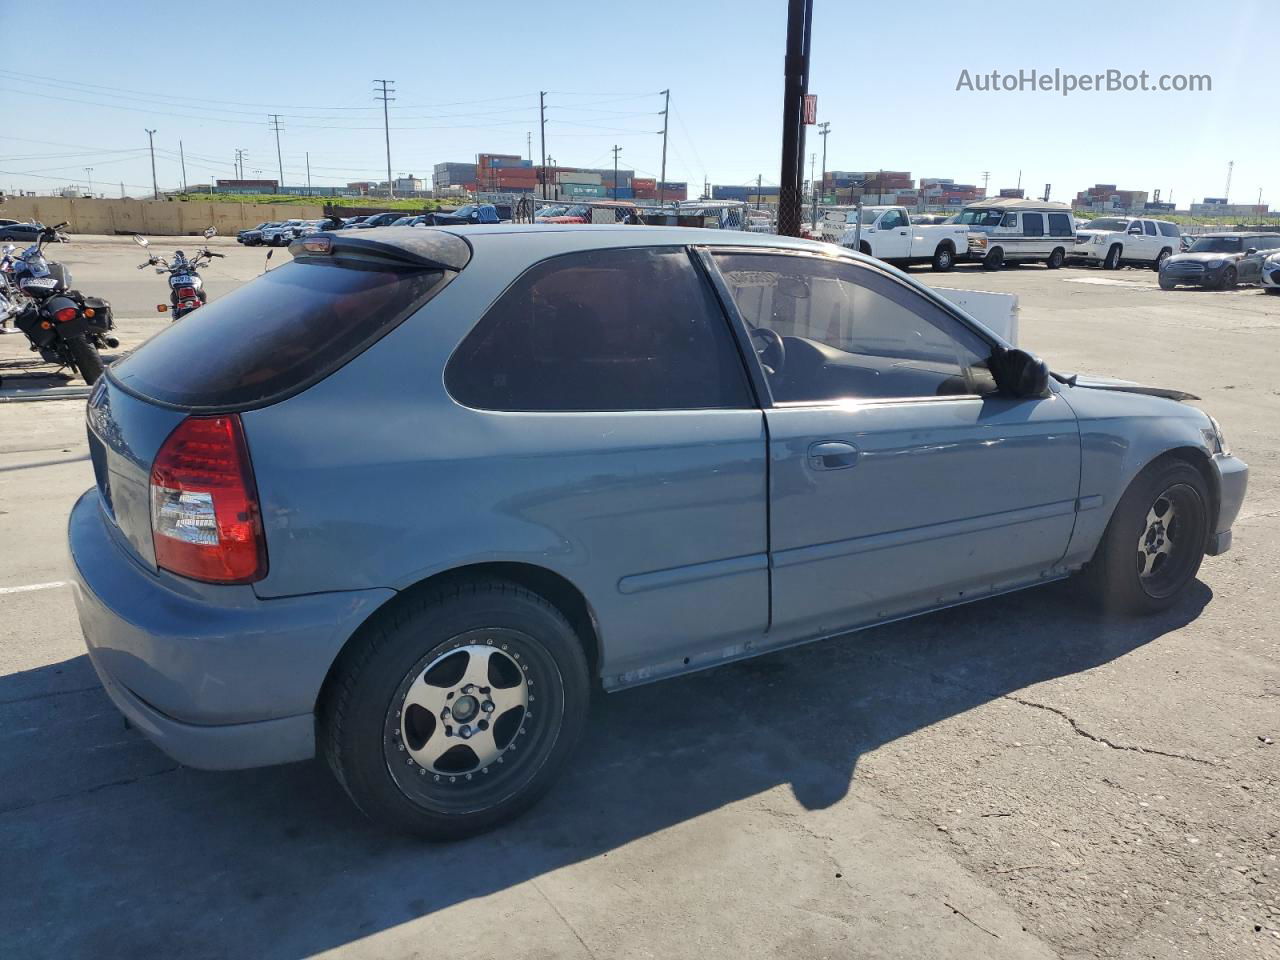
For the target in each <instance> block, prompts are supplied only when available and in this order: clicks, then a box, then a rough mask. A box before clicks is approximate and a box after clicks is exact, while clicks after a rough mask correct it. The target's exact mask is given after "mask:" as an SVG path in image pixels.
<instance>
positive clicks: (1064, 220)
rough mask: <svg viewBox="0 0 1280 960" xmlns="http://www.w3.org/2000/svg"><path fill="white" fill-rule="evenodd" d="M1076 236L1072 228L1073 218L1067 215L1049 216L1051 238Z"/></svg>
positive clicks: (1054, 214)
mask: <svg viewBox="0 0 1280 960" xmlns="http://www.w3.org/2000/svg"><path fill="white" fill-rule="evenodd" d="M1074 234H1075V230H1074V229H1073V228H1072V226H1071V218H1070V217H1069V216H1067V214H1065V213H1051V214H1049V236H1051V237H1070V236H1072V235H1074Z"/></svg>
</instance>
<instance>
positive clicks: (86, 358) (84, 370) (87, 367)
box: [67, 337, 102, 386]
mask: <svg viewBox="0 0 1280 960" xmlns="http://www.w3.org/2000/svg"><path fill="white" fill-rule="evenodd" d="M67 350H68V351H69V352H70V353H71V359H73V360H74V361H75V363H76V369H77V370H78V371H80V376H82V377H84V382H85V383H87V384H89V386H93V385H94V384H95V383H97V381H98V378H99V377H100V376H102V358H101V357H100V356H98V351H97V348H95V347H94V346H93V344H91V343H90V342H89V341H88V340H86V339H85V338H84V337H75V338H74V339H71V340H68V341H67Z"/></svg>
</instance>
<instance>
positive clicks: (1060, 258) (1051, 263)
mask: <svg viewBox="0 0 1280 960" xmlns="http://www.w3.org/2000/svg"><path fill="white" fill-rule="evenodd" d="M1066 259H1067V251H1065V250H1063V249H1062V248H1061V247H1057V248H1056V249H1055V250H1054V251H1053V253H1051V254H1049V259H1048V260H1046V261H1045V262H1044V265H1045V266H1046V267H1048V268H1049V269H1050V270H1057V269H1058V268H1059V267H1061V266H1062V264H1063V263H1064V262H1065V261H1066Z"/></svg>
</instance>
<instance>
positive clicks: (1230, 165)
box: [1222, 160, 1236, 203]
mask: <svg viewBox="0 0 1280 960" xmlns="http://www.w3.org/2000/svg"><path fill="white" fill-rule="evenodd" d="M1235 168H1236V162H1235V161H1234V160H1228V161H1227V186H1226V188H1225V189H1224V190H1223V191H1222V199H1224V200H1226V201H1227V203H1230V202H1231V174H1232V172H1233V171H1234V170H1235Z"/></svg>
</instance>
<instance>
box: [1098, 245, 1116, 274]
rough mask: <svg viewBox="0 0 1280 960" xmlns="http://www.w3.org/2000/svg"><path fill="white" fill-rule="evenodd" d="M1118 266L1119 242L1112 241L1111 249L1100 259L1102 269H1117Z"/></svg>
mask: <svg viewBox="0 0 1280 960" xmlns="http://www.w3.org/2000/svg"><path fill="white" fill-rule="evenodd" d="M1119 268H1120V244H1118V243H1113V244H1112V245H1111V249H1110V250H1108V251H1107V258H1106V259H1105V260H1103V261H1102V269H1103V270H1118V269H1119Z"/></svg>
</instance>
